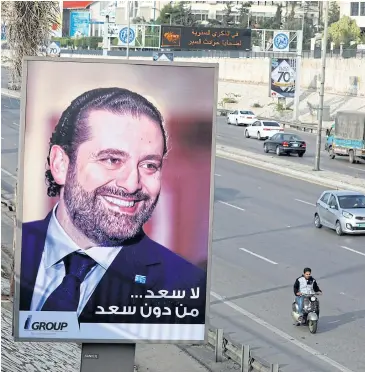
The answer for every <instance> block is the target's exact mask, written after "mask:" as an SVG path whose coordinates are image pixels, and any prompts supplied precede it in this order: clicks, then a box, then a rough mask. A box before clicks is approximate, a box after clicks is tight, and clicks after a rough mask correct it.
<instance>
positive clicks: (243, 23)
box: [239, 2, 251, 28]
mask: <svg viewBox="0 0 365 372" xmlns="http://www.w3.org/2000/svg"><path fill="white" fill-rule="evenodd" d="M250 7H251V3H250V2H245V3H244V2H242V3H241V6H240V9H239V22H240V27H247V28H249V27H250V25H249V19H250V18H249V17H250V16H249V13H250V10H249V8H250Z"/></svg>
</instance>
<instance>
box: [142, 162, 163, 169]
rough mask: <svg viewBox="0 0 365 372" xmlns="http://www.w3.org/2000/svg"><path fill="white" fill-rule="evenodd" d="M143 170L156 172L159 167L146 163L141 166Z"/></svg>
mask: <svg viewBox="0 0 365 372" xmlns="http://www.w3.org/2000/svg"><path fill="white" fill-rule="evenodd" d="M142 167H143V168H146V169H149V170H157V169H158V168H159V167H158V165H156V164H153V163H146V164H143V165H142Z"/></svg>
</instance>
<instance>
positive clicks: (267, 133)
mask: <svg viewBox="0 0 365 372" xmlns="http://www.w3.org/2000/svg"><path fill="white" fill-rule="evenodd" d="M283 131H284V129H283V128H282V127H281V126H280V124H279V123H278V122H277V121H274V120H256V121H255V122H254V123H253V124H251V125H249V126H248V127H247V128H246V130H245V137H246V138H250V137H255V138H257V139H258V140H261V139H268V138H271V137H272V136H273V135H274V134H276V133H280V132H283Z"/></svg>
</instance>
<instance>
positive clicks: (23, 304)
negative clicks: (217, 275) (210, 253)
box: [20, 214, 206, 324]
mask: <svg viewBox="0 0 365 372" xmlns="http://www.w3.org/2000/svg"><path fill="white" fill-rule="evenodd" d="M50 217H51V214H49V215H48V216H47V217H46V219H45V220H41V221H34V222H28V223H24V224H23V229H22V231H23V233H22V258H21V273H20V310H21V311H22V310H24V311H26V310H28V311H29V310H30V306H31V301H32V296H33V291H34V286H35V282H36V278H37V273H38V269H39V265H40V262H41V258H42V253H43V250H44V245H45V240H46V235H47V228H48V224H49V221H50ZM136 275H143V276H145V277H146V283H145V284H140V283H138V282H136V281H135V276H136ZM197 287H199V288H200V296H199V299H191V298H190V294H191V288H197ZM147 290H152V291H153V292H154V293H156V294H157V291H159V290H167V291H169V292H170V293H169V294H171V292H172V291H173V290H185V291H186V297H185V298H183V299H167V298H161V299H146V298H145V295H146V292H147ZM131 295H133V296H134V297H131ZM136 296H138V297H136ZM205 296H206V272H205V271H204V270H201V269H200V268H198V267H196V266H195V265H193V264H191V263H189V262H188V261H186V260H185V259H183V258H182V257H180V256H178V255H177V254H175V253H173V252H171V251H170V250H169V249H167V248H165V247H163V246H162V245H160V244H158V243H156V242H154V241H153V240H151V239H150V238H148V237H147V236H146V235H145V234H144V233H143V234H141V236H139V237H138V238H136V239H135V241H133V242H130V243H129V244H127V245H123V248H122V249H121V251H120V252H119V253H118V255H117V256H116V258H115V259H114V261H113V262H112V264H111V265H110V267H109V268H108V270H107V271H106V273H105V274H104V276H103V277H102V279H101V281H100V282H99V284H98V285H97V287H96V289H95V291H94V293H93V294H92V295H91V297H90V299H89V301H88V303H87V304H86V306H85V308H84V309H83V311H82V313H81V314H80V316H79V322H80V323H166V324H175V323H176V324H203V323H204V319H205V303H206V301H205ZM145 304H147V306H152V307H154V306H158V307H160V308H162V309H163V308H164V307H165V306H166V307H169V308H171V316H166V315H164V316H161V317H160V318H157V317H156V316H155V315H152V316H150V317H148V318H144V317H142V316H141V315H140V310H138V309H139V308H140V306H145ZM97 306H102V307H103V308H104V309H105V311H107V310H108V309H109V306H118V307H120V309H122V307H123V306H136V308H137V311H136V314H135V315H117V314H111V315H97V314H95V311H98V309H97ZM176 306H177V307H180V308H183V307H186V308H187V310H188V311H191V310H192V309H198V310H199V315H198V316H197V317H192V316H186V317H184V318H179V317H177V316H176V315H175V308H176ZM146 309H147V308H146ZM144 313H148V311H147V310H145V311H144Z"/></svg>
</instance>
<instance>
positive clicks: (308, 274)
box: [304, 271, 311, 280]
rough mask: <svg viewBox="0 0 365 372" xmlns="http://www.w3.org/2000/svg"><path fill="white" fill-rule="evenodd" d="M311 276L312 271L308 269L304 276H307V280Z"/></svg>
mask: <svg viewBox="0 0 365 372" xmlns="http://www.w3.org/2000/svg"><path fill="white" fill-rule="evenodd" d="M310 276H311V272H310V271H306V272H305V273H304V278H306V279H307V280H308V279H309V278H310Z"/></svg>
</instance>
